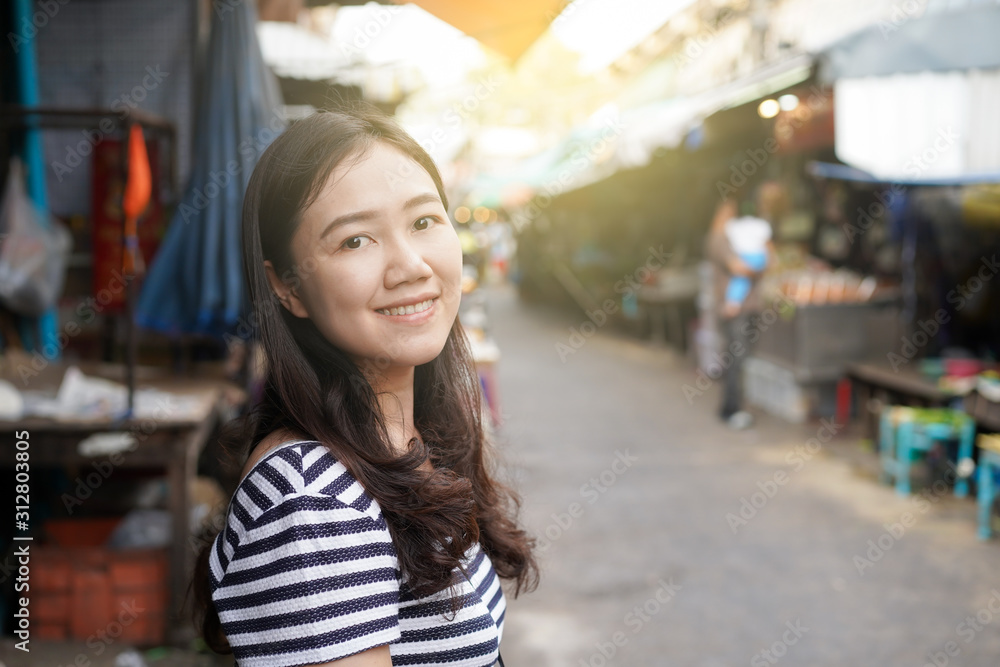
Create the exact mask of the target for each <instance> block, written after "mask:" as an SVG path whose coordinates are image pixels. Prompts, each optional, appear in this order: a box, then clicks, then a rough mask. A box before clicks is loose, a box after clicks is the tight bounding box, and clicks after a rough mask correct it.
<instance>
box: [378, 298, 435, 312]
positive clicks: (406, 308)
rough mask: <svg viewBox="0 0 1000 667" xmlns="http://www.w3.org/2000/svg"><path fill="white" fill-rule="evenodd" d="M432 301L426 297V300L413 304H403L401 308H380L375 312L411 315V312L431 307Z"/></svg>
mask: <svg viewBox="0 0 1000 667" xmlns="http://www.w3.org/2000/svg"><path fill="white" fill-rule="evenodd" d="M432 303H434V299H427V301H421V302H420V303H418V304H415V305H413V306H403V307H402V308H389V309H386V308H380V309H378V310H377V311H376V312H379V313H382V314H383V315H412V314H413V313H422V312H423V311H425V310H427V309H428V308H430V307H431V304H432Z"/></svg>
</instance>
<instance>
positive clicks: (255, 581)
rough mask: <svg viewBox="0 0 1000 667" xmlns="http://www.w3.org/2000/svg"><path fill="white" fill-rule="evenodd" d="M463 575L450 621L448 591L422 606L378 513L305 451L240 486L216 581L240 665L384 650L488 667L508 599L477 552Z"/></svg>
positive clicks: (274, 461) (412, 659)
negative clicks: (401, 569)
mask: <svg viewBox="0 0 1000 667" xmlns="http://www.w3.org/2000/svg"><path fill="white" fill-rule="evenodd" d="M465 569H466V571H467V572H468V574H469V577H468V579H466V578H465V577H462V578H461V579H462V583H461V586H459V587H457V589H456V590H457V595H459V596H460V597H461V598H462V602H463V606H462V608H461V609H460V610H459V611H458V613H457V615H455V617H454V618H453V619H451V613H450V612H451V604H450V598H449V591H448V590H445V591H441V592H440V593H437V594H435V595H431V596H428V597H425V598H419V599H417V598H414V597H413V595H412V594H410V592H409V590H408V589H407V588H406V585H405V583H401V582H400V574H399V564H398V561H397V559H396V550H395V548H394V546H393V544H392V539H391V535H390V533H389V529H388V527H387V526H386V523H385V519H384V518H383V517H382V511H381V509H380V508H379V506H378V504H377V503H376V502H375V501H374V500H373V499H372V498H371V497H370V496H369V495H368V494H367V493H365V491H364V489H363V488H362V487H361V485H360V484H359V483H358V481H357V480H356V479H354V477H353V475H351V474H350V473H349V472H348V471H347V469H346V468H345V467H344V465H343V464H341V463H340V462H339V461H337V460H336V458H334V456H333V455H332V454H331V453H330V451H329V450H328V449H327V448H326V447H325V446H323V445H322V444H320V443H318V442H315V441H306V442H288V443H284V444H282V445H279V446H278V447H276V448H275V449H273V450H271V451H270V452H268V453H267V455H265V456H264V458H262V459H261V460H260V461H258V462H257V464H256V465H255V466H254V468H253V469H252V470H251V471H250V473H249V474H247V476H246V477H245V478H244V479H243V481H242V482H240V485H239V487H238V488H237V490H236V494H235V495H234V496H233V499H232V502H231V503H230V505H229V513H228V516H227V521H226V527H225V528H224V529H223V531H222V532H221V533H220V534H219V536H218V537H217V538H216V540H215V543H214V544H213V549H212V556H211V561H210V575H209V576H210V580H211V586H212V599H213V600H214V601H215V607H216V610H217V611H218V613H219V619H220V620H221V622H222V630H223V632H225V634H226V637H227V639H228V640H229V643H230V645H231V646H232V648H233V654H234V656H235V657H236V661H237V664H238V665H240V667H257V666H261V667H263V666H265V665H266V666H267V667H295V666H299V665H311V664H316V663H323V662H331V661H333V660H338V659H340V658H344V657H347V656H349V655H352V654H354V653H359V652H361V651H365V650H368V649H370V648H373V647H376V646H380V645H383V644H389V652H390V654H391V656H392V664H393V665H425V666H431V667H432V666H434V665H442V666H444V665H447V666H449V667H486V666H488V665H492V664H494V662H495V661H496V659H497V656H498V652H499V646H500V639H501V637H502V635H503V621H504V613H505V611H506V600H505V599H504V595H503V591H502V590H501V588H500V580H499V578H498V577H497V575H496V572H495V571H494V569H493V564H492V563H491V562H490V559H489V558H488V557H487V555H486V553H485V552H484V551H482V549H481V548H480V547H479V545H478V544H476V545H473V546H472V548H470V549H469V551H468V553H467V554H466V561H465ZM446 615H447V618H446ZM449 619H451V620H449Z"/></svg>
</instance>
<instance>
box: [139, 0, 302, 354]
mask: <svg viewBox="0 0 1000 667" xmlns="http://www.w3.org/2000/svg"><path fill="white" fill-rule="evenodd" d="M256 23H257V13H256V9H255V8H254V3H253V2H249V1H247V0H227V1H226V2H224V3H214V4H213V16H212V32H211V37H210V38H209V45H208V52H207V54H206V58H205V62H206V72H205V78H204V87H203V90H202V95H201V107H200V108H199V109H198V117H197V127H196V129H195V150H194V164H193V168H192V172H191V177H190V180H189V181H188V184H187V187H186V189H185V192H184V195H183V197H182V198H181V201H180V204H179V205H178V207H177V209H176V211H175V212H174V216H173V218H172V219H171V221H170V226H169V228H168V229H167V233H166V235H165V237H164V239H163V242H162V244H161V245H160V248H159V250H158V252H157V253H156V256H155V258H154V260H153V263H152V265H151V266H150V268H149V272H148V274H147V276H146V279H145V281H144V283H143V285H142V291H141V293H140V295H139V301H138V304H137V307H136V322H137V323H138V324H139V326H142V327H146V328H149V329H155V330H158V331H162V332H165V333H169V334H180V333H203V334H211V335H218V336H221V335H223V334H225V333H227V332H229V331H232V330H233V329H234V328H235V326H236V325H237V324H238V323H239V321H240V318H241V317H243V316H244V315H245V314H247V313H249V303H248V299H247V295H246V292H245V289H244V286H243V268H242V251H241V248H240V227H241V209H242V203H243V194H244V193H245V192H246V187H247V182H248V181H249V180H250V173H251V172H252V171H253V168H254V165H256V163H257V160H258V158H259V157H260V154H261V153H262V152H263V150H264V149H265V148H266V147H267V145H268V144H270V142H271V141H273V140H274V138H275V137H277V136H278V135H279V134H280V133H281V132H282V131H283V130H284V129H285V123H284V121H283V119H282V118H281V116H280V114H279V109H280V106H281V104H282V99H281V92H280V90H279V88H278V82H277V79H276V78H275V76H274V74H273V73H272V72H271V71H270V70H269V69H268V68H267V66H266V65H265V64H264V60H263V57H262V55H261V51H260V45H259V43H258V42H257V35H256V32H255V26H256Z"/></svg>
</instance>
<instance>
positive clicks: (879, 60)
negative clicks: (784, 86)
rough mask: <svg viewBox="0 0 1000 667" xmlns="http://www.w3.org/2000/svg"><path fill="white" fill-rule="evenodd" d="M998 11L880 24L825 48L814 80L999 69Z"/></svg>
mask: <svg viewBox="0 0 1000 667" xmlns="http://www.w3.org/2000/svg"><path fill="white" fill-rule="evenodd" d="M998 35H1000V7H998V6H996V5H992V6H990V5H979V6H973V7H968V8H966V9H956V10H947V11H937V12H927V13H926V14H925V15H924V16H921V17H920V18H914V19H909V18H901V19H896V20H893V19H886V20H882V21H879V22H877V23H875V24H873V25H871V26H869V27H867V28H864V29H863V30H860V31H858V32H856V33H854V34H852V35H849V36H847V37H845V38H844V39H842V40H840V41H838V42H836V43H835V44H833V45H832V46H830V47H829V48H827V49H826V50H825V51H824V52H823V53H822V54H821V56H820V62H821V66H820V70H819V75H820V79H821V80H822V81H823V82H824V83H832V82H833V81H835V80H837V79H841V78H857V77H863V76H887V75H890V74H907V73H916V72H943V71H948V70H964V69H975V68H984V69H989V68H993V67H1000V39H998V38H997V36H998Z"/></svg>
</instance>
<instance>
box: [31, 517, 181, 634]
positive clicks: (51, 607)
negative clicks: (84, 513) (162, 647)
mask: <svg viewBox="0 0 1000 667" xmlns="http://www.w3.org/2000/svg"><path fill="white" fill-rule="evenodd" d="M117 525H118V519H68V520H60V521H49V522H46V524H45V528H46V532H47V534H48V536H49V542H48V543H46V544H37V545H35V546H33V547H32V553H31V557H32V561H31V562H32V572H31V575H32V576H31V578H32V581H31V590H32V595H31V598H30V602H29V613H30V614H31V618H33V619H34V623H33V625H32V635H33V637H35V638H37V639H41V640H56V641H66V640H76V641H85V640H87V641H91V642H94V641H97V640H96V639H95V634H94V629H95V628H107V627H111V626H112V624H115V623H117V624H118V626H120V628H121V634H120V635H119V636H117V637H115V641H122V642H124V643H126V644H133V645H140V646H149V645H156V644H160V643H162V642H163V641H164V639H165V636H166V628H167V600H168V597H169V596H168V590H169V589H168V582H169V578H168V577H167V552H166V550H165V549H116V548H112V547H111V546H109V545H108V544H107V538H108V537H109V536H110V534H111V531H112V530H113V529H114V528H115V527H116V526H117ZM107 640H108V638H107V637H105V638H103V639H102V640H101V641H107Z"/></svg>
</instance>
